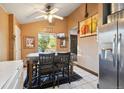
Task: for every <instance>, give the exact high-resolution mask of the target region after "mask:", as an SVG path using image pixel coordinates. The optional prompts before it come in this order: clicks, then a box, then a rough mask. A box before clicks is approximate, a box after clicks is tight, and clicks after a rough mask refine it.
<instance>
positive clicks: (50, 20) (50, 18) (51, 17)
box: [48, 15, 53, 23]
mask: <svg viewBox="0 0 124 93" xmlns="http://www.w3.org/2000/svg"><path fill="white" fill-rule="evenodd" d="M52 19H53V16H52V15H49V17H48V21H49V22H50V23H52Z"/></svg>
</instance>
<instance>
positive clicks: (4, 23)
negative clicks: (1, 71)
mask: <svg viewBox="0 0 124 93" xmlns="http://www.w3.org/2000/svg"><path fill="white" fill-rule="evenodd" d="M8 29H9V28H8V14H7V13H6V12H5V11H4V10H3V9H2V8H1V7H0V61H3V60H8V58H9V54H8V51H9V49H8V48H9V47H8V46H9V30H8Z"/></svg>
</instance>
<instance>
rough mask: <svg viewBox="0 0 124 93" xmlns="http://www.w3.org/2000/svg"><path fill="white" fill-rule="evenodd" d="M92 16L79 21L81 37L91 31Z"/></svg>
mask: <svg viewBox="0 0 124 93" xmlns="http://www.w3.org/2000/svg"><path fill="white" fill-rule="evenodd" d="M91 21H92V20H91V17H90V18H88V19H85V20H83V21H81V22H80V23H79V29H80V37H81V36H83V35H87V34H90V33H91Z"/></svg>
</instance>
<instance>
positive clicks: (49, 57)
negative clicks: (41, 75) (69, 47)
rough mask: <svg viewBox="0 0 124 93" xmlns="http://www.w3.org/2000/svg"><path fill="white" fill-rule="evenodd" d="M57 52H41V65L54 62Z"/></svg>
mask: <svg viewBox="0 0 124 93" xmlns="http://www.w3.org/2000/svg"><path fill="white" fill-rule="evenodd" d="M54 56H55V53H51V54H39V65H50V64H51V65H52V64H53V62H54Z"/></svg>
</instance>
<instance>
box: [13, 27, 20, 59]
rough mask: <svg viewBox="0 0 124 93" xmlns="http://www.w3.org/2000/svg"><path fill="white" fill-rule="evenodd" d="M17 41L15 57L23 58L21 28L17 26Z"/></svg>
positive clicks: (15, 33)
mask: <svg viewBox="0 0 124 93" xmlns="http://www.w3.org/2000/svg"><path fill="white" fill-rule="evenodd" d="M14 35H15V43H14V59H15V60H20V59H21V30H20V29H19V28H18V27H17V26H15V32H14Z"/></svg>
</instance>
